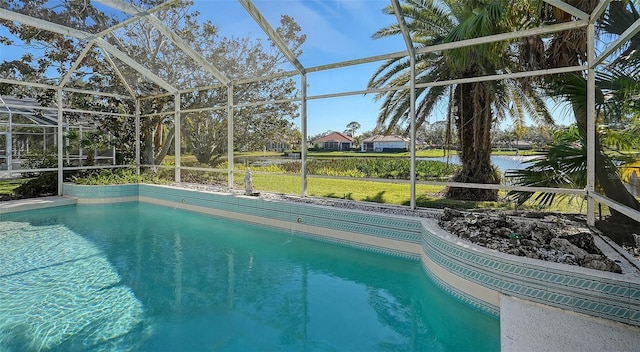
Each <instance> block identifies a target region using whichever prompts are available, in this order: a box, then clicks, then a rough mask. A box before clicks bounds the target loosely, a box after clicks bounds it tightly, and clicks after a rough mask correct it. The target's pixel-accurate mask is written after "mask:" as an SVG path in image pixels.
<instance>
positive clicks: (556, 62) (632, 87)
mask: <svg viewBox="0 0 640 352" xmlns="http://www.w3.org/2000/svg"><path fill="white" fill-rule="evenodd" d="M567 3H568V4H570V5H572V6H574V7H576V8H578V9H580V10H582V11H584V12H586V13H591V12H592V11H593V9H594V8H595V6H596V5H597V3H598V1H595V0H570V1H567ZM537 6H538V11H537V12H536V13H538V14H540V16H539V17H538V18H537V22H538V23H545V24H552V23H563V22H568V21H571V20H572V17H571V16H570V15H568V14H566V13H565V12H563V11H560V10H558V9H555V8H553V7H551V6H550V5H546V4H544V5H541V4H538V5H537ZM639 17H640V14H639V13H638V11H637V9H636V7H635V5H634V3H633V2H626V1H613V2H611V4H610V5H609V7H608V9H607V10H606V12H605V15H604V17H603V19H602V20H601V21H600V23H599V28H600V29H601V30H602V33H601V35H602V36H607V35H611V34H613V35H620V34H622V33H623V32H624V31H625V30H626V29H627V28H629V27H630V26H631V25H632V24H633V22H634V21H635V20H636V19H637V18H639ZM532 22H536V20H534V19H532ZM586 37H587V34H586V32H585V30H584V29H573V30H568V31H564V32H559V33H556V34H555V35H554V36H553V37H552V38H550V39H549V38H547V39H543V38H540V37H531V38H527V39H526V40H525V41H524V45H523V47H522V50H523V51H524V52H528V53H530V55H527V56H525V57H523V58H526V59H527V64H528V65H529V66H530V67H532V68H546V67H561V66H577V65H581V64H583V63H585V62H586V57H587V47H586V43H587V41H586ZM639 48H640V37H638V36H636V37H634V38H632V39H631V40H630V42H629V43H628V44H627V45H626V46H625V49H624V50H623V52H622V53H620V55H619V56H617V57H616V58H614V60H612V63H611V65H610V66H609V70H610V71H609V72H601V73H600V76H599V79H598V87H597V91H596V98H597V99H598V104H599V107H600V113H599V114H598V116H599V118H600V119H601V121H602V122H605V123H606V122H607V121H609V120H611V119H614V118H616V116H619V115H620V113H629V112H630V110H629V109H632V110H634V111H635V114H636V115H637V112H638V108H637V106H634V105H635V104H634V103H633V100H632V99H629V97H633V96H634V95H632V94H631V93H632V92H634V91H635V94H637V93H638V92H640V91H639V90H638V88H637V87H638V86H637V83H636V84H634V83H633V82H634V81H635V82H638V77H637V76H635V77H633V75H634V74H633V73H634V72H637V68H638V67H640V65H639V63H640V56H638V50H637V49H639ZM607 76H608V77H607ZM544 83H546V84H547V87H548V88H549V91H550V93H551V94H552V95H555V96H556V97H558V98H561V99H564V100H566V101H568V102H569V103H570V105H571V108H572V110H573V113H574V116H575V118H576V124H577V127H578V131H579V132H580V134H581V140H582V141H586V136H587V128H588V126H587V101H586V100H587V99H586V92H587V82H586V77H584V76H583V75H581V74H575V73H569V74H561V75H556V76H549V77H545V78H544ZM605 94H606V96H607V97H608V98H607V99H606V100H605V99H604V97H605ZM603 147H604V145H603V142H602V140H601V137H600V136H596V140H595V149H596V153H595V176H596V181H597V183H598V186H599V187H600V188H601V190H602V191H603V192H604V194H605V195H606V196H607V197H609V198H611V199H613V200H615V201H617V202H619V203H621V204H624V205H626V206H628V207H630V208H633V209H636V210H640V203H639V202H638V200H637V199H636V198H635V197H634V196H633V195H632V194H631V193H629V191H627V189H626V188H625V187H624V184H623V183H622V180H621V179H620V176H619V174H618V172H617V169H616V168H615V166H614V164H613V163H612V162H611V160H610V159H609V157H608V155H607V154H606V153H605V151H604V148H603ZM611 214H612V216H611V219H610V220H611V221H612V222H618V223H623V222H629V221H631V222H633V221H632V220H631V219H630V218H628V217H627V216H625V215H623V214H621V213H619V212H617V211H615V210H614V209H611Z"/></svg>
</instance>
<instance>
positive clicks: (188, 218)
mask: <svg viewBox="0 0 640 352" xmlns="http://www.w3.org/2000/svg"><path fill="white" fill-rule="evenodd" d="M499 330H500V327H499V319H498V318H497V317H494V316H491V315H488V314H485V313H483V312H480V311H478V310H475V309H473V308H471V307H469V306H467V305H466V304H464V303H462V302H459V301H458V300H456V299H454V298H453V297H451V296H450V295H448V294H447V293H446V292H444V291H442V290H441V289H439V288H438V287H437V286H435V285H434V284H433V283H432V282H431V281H430V280H429V279H428V278H427V277H426V275H425V274H424V272H423V269H422V267H421V265H420V263H419V262H414V261H410V260H404V259H399V258H395V257H390V256H385V255H380V254H374V253H370V252H365V251H361V250H357V249H353V248H346V247H341V246H336V245H332V244H328V243H323V242H319V241H314V240H310V239H305V238H303V237H300V236H297V235H295V234H292V233H286V232H282V231H276V230H274V229H268V228H263V227H259V226H254V225H250V224H245V223H239V222H232V221H228V220H224V219H218V218H214V217H209V216H204V215H199V214H195V213H190V212H187V211H183V210H179V209H173V208H168V207H161V206H155V205H149V204H137V203H126V204H116V205H82V206H67V207H60V208H53V209H48V210H42V211H35V212H30V213H16V214H10V215H5V216H3V221H2V222H0V351H27V350H55V351H85V350H86V351H131V350H133V351H498V350H499V349H500V332H499Z"/></svg>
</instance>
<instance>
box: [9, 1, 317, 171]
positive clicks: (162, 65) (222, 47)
mask: <svg viewBox="0 0 640 352" xmlns="http://www.w3.org/2000/svg"><path fill="white" fill-rule="evenodd" d="M2 2H3V7H5V8H7V9H9V10H15V11H18V12H21V13H25V14H27V15H32V16H34V17H38V18H46V19H48V20H51V21H53V22H56V23H60V24H62V25H66V26H69V27H72V28H77V29H81V30H84V31H87V32H90V33H98V32H100V31H102V30H104V29H107V28H108V27H110V26H112V25H114V24H116V23H117V21H116V20H114V19H113V18H111V17H110V16H109V15H108V14H105V13H103V12H101V11H100V10H99V9H96V8H95V7H93V6H92V5H91V4H90V3H88V2H86V1H64V2H62V3H61V4H60V6H58V7H56V8H55V9H52V8H47V7H46V5H47V1H45V0H34V1H29V2H22V1H15V0H3V1H2ZM133 4H134V5H136V6H138V7H140V8H149V7H151V6H154V5H156V4H157V1H156V0H134V1H133ZM4 5H6V6H4ZM192 5H193V1H189V0H187V1H181V2H178V3H176V4H174V5H172V6H170V7H167V8H166V9H163V10H161V11H158V12H156V13H154V16H156V17H157V18H158V19H160V21H162V22H164V23H165V24H167V26H168V27H170V28H171V30H172V31H173V32H174V33H175V34H176V35H177V36H178V37H180V38H182V39H183V40H184V41H186V42H188V43H189V44H190V45H191V46H192V47H193V48H194V49H195V50H196V51H197V52H199V53H200V54H201V55H202V56H203V57H204V58H205V60H207V61H208V62H215V65H216V67H217V68H218V69H219V70H220V71H222V72H223V73H224V74H225V75H226V76H227V77H228V78H229V79H230V80H232V81H235V80H238V79H242V78H247V77H260V76H265V75H270V74H272V73H276V72H280V71H282V69H281V68H280V66H281V65H282V64H283V63H284V62H286V58H285V56H284V55H283V54H282V53H281V52H280V50H279V49H277V48H276V47H275V46H274V45H265V44H264V43H263V42H262V41H260V40H257V39H253V38H251V37H247V38H235V37H234V38H227V37H221V36H220V35H219V34H218V29H217V28H216V27H215V26H214V25H213V24H212V23H211V22H209V21H202V20H201V19H200V18H199V15H200V14H199V13H198V12H197V11H193V10H192ZM2 24H3V25H4V26H5V27H7V28H8V30H9V31H10V32H11V33H13V34H15V35H17V36H18V37H19V38H20V40H22V41H23V42H24V43H27V44H29V45H32V46H37V47H38V48H41V51H42V52H43V55H42V57H35V56H33V55H25V56H23V58H21V59H20V60H16V61H11V62H5V63H2V64H0V70H2V72H3V74H6V76H7V77H13V78H16V79H20V78H25V79H26V78H28V79H30V80H32V81H40V80H46V79H48V80H51V78H52V77H49V76H48V75H49V74H50V72H51V69H52V68H54V69H55V70H57V72H59V73H60V74H64V73H66V71H67V70H68V67H70V66H71V65H72V64H73V63H74V61H75V60H76V58H77V57H78V54H79V52H80V50H82V49H83V48H84V47H85V46H86V43H85V42H80V41H79V40H77V39H74V38H71V37H66V36H63V35H59V34H55V33H51V32H47V31H40V30H34V29H33V28H31V27H28V26H22V25H16V24H14V23H12V22H3V23H2ZM300 30H301V29H300V27H299V26H298V24H297V23H296V22H295V21H294V20H293V19H292V18H291V17H289V16H282V17H281V21H280V25H279V26H278V28H277V29H276V31H277V32H278V34H279V35H280V36H281V37H282V38H283V40H284V41H285V43H287V44H288V45H289V48H290V49H291V50H292V51H293V52H294V53H295V54H296V55H300V54H301V51H300V46H301V45H302V43H303V42H304V41H305V39H306V38H305V36H304V35H301V34H300ZM0 40H1V41H2V42H3V43H7V42H10V40H9V39H8V38H0ZM105 40H108V41H109V42H110V44H112V45H114V46H115V47H117V48H118V49H119V50H121V51H123V52H125V53H126V54H127V55H128V56H130V57H131V58H133V59H134V60H136V61H137V62H139V63H142V64H143V65H144V66H145V67H146V68H148V69H149V70H150V71H151V72H153V73H154V74H156V75H157V76H158V77H160V78H161V79H163V80H164V81H165V82H168V83H169V84H170V85H172V86H174V87H177V88H190V87H200V86H212V85H214V84H217V83H218V82H217V80H216V78H215V77H213V75H212V74H211V73H209V72H208V71H206V70H204V69H203V68H202V67H201V66H200V65H199V64H198V63H197V62H195V60H192V59H191V58H190V57H189V56H188V55H187V54H186V53H185V52H183V51H182V50H181V49H179V48H178V46H176V45H175V44H174V43H173V42H172V41H171V40H170V38H168V37H166V36H164V35H163V34H162V33H160V31H158V30H156V28H155V27H154V26H153V25H152V24H151V23H150V22H148V21H145V20H141V21H136V22H134V23H132V24H129V25H127V26H125V27H124V28H123V29H122V30H121V32H120V33H119V35H118V36H117V37H116V36H108V37H105ZM116 63H117V64H119V63H120V62H119V61H117V60H116ZM122 66H123V67H119V68H120V70H121V72H122V73H123V76H124V77H126V80H127V83H126V84H127V85H129V86H130V87H131V88H132V89H133V90H134V91H135V92H136V93H137V94H139V95H140V96H145V95H153V94H157V93H163V90H162V89H160V88H159V87H157V86H156V85H155V84H153V83H151V82H149V81H148V80H146V79H145V78H143V77H142V76H141V75H140V74H139V73H137V72H136V71H134V70H133V69H132V68H130V67H127V66H126V65H124V64H123V65H122ZM54 79H55V78H54ZM68 85H71V86H74V87H81V88H85V89H91V90H96V91H108V92H113V91H117V92H119V93H126V90H125V89H124V86H123V84H122V82H120V79H119V77H118V76H117V75H116V74H115V72H114V71H113V69H112V68H111V66H110V63H109V62H108V61H107V60H106V59H105V58H104V57H103V56H102V54H101V52H100V50H99V49H96V48H93V49H92V50H90V51H89V53H88V54H87V56H86V57H85V59H84V60H83V61H82V63H81V65H80V67H79V68H78V69H77V70H76V71H75V73H74V75H73V76H72V78H71V80H70V82H69V84H68ZM295 87H296V84H295V82H294V81H293V80H292V79H289V78H276V79H271V80H265V81H259V82H251V83H246V84H242V85H238V86H234V97H233V99H234V102H238V103H240V102H252V101H270V100H286V99H289V98H291V97H292V96H293V95H294V94H295V92H296V88H295ZM0 89H1V90H2V91H3V93H6V92H7V90H10V91H12V92H16V88H14V87H11V88H9V87H7V85H2V86H0ZM20 89H22V91H24V90H25V89H23V88H18V90H20ZM28 93H29V94H34V92H33V90H32V91H30V92H28ZM37 94H38V97H39V98H40V99H41V100H42V101H43V102H44V101H48V102H51V101H52V100H53V99H54V95H55V92H54V91H46V92H44V93H41V92H37ZM226 95H227V89H226V87H219V88H214V89H210V90H208V91H196V92H194V93H192V94H183V95H182V96H181V105H182V109H194V108H198V107H207V108H210V107H212V106H218V107H221V108H224V106H225V105H226V102H227V96H226ZM67 99H68V100H69V101H67V102H65V104H66V105H71V106H73V107H78V108H83V109H87V110H94V109H96V110H98V109H99V110H101V111H107V112H128V113H131V112H133V111H134V106H133V103H131V102H128V101H119V100H118V99H115V98H101V97H96V96H89V95H83V94H73V96H72V97H68V98H67ZM173 105H174V99H173V96H170V97H166V96H164V97H160V98H154V99H145V100H143V101H142V103H141V112H142V114H146V115H150V116H151V117H147V118H144V119H142V121H141V125H142V126H141V140H142V143H141V144H142V145H141V148H142V153H141V155H142V159H143V160H142V163H143V164H159V163H161V162H162V159H163V158H164V156H165V155H166V154H167V153H168V152H169V150H170V149H171V147H172V146H173V144H172V143H173V140H174V138H173V136H174V134H175V128H176V126H174V121H173V117H174V113H173V111H174V106H173ZM297 111H298V105H297V104H296V103H277V104H270V105H263V106H258V107H248V108H243V109H239V110H238V111H235V112H234V122H235V123H236V127H237V128H236V131H237V133H238V139H239V140H241V139H243V138H244V140H242V141H241V142H242V143H243V145H247V144H248V143H249V142H250V141H251V142H252V139H253V138H261V139H262V140H261V141H260V142H258V143H257V144H260V143H261V144H263V145H264V144H265V143H266V142H265V140H266V139H268V138H272V137H273V135H274V134H277V133H279V132H282V131H285V130H287V129H288V128H289V120H292V119H294V118H296V117H297V116H298V112H297ZM66 115H69V114H66ZM71 118H76V117H75V116H71ZM203 118H204V117H203V116H200V117H198V118H196V117H195V116H193V115H191V116H189V117H185V118H184V119H183V120H185V121H186V120H189V121H188V123H187V122H185V123H184V124H183V125H182V126H178V128H183V129H184V131H183V134H184V135H190V134H191V135H192V132H193V130H190V129H194V128H196V129H198V130H199V131H203V128H204V127H206V126H209V127H214V126H215V127H216V128H222V126H221V125H220V124H218V123H211V122H210V121H208V122H204V121H203V120H202V119H203ZM225 118H226V116H225ZM96 120H97V121H98V125H99V127H100V128H101V129H105V130H109V131H110V132H113V133H114V134H118V135H120V136H122V137H123V139H122V140H120V141H114V142H115V143H118V142H120V143H122V144H123V145H124V144H130V143H131V141H133V140H135V136H134V131H133V125H134V124H133V119H128V120H126V121H125V119H118V120H120V121H117V122H120V123H119V124H118V123H115V122H114V121H113V120H116V119H113V118H104V117H97V118H96ZM201 123H202V124H203V126H196V125H199V124H201ZM224 128H225V129H226V126H225V127H224ZM123 131H126V132H123ZM224 133H225V135H226V131H224ZM208 135H209V136H213V135H217V136H222V135H223V134H222V131H217V132H215V133H214V132H211V133H208ZM125 137H126V138H128V139H124V138H125ZM194 141H195V140H191V141H190V143H188V144H190V145H191V147H192V148H194V149H196V148H199V147H200V146H199V145H198V144H194V143H193V142H194ZM210 147H211V145H202V148H204V149H205V151H203V153H201V154H202V155H204V154H206V153H207V152H206V149H207V148H210ZM218 150H221V149H216V151H218ZM131 154H133V153H131ZM202 157H204V156H202Z"/></svg>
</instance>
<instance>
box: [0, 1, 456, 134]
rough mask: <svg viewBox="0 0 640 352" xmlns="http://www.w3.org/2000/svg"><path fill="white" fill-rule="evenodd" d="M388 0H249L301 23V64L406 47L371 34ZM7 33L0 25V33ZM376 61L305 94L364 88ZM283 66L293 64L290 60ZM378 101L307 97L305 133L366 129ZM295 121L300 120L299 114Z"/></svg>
mask: <svg viewBox="0 0 640 352" xmlns="http://www.w3.org/2000/svg"><path fill="white" fill-rule="evenodd" d="M390 3H391V2H390V1H389V0H253V4H254V5H255V6H256V7H257V8H258V10H260V12H261V13H262V15H263V16H264V17H265V18H266V19H267V20H268V22H269V23H270V24H271V26H272V27H274V28H275V27H277V25H278V24H279V20H280V16H282V15H285V14H286V15H289V16H291V17H293V18H294V19H295V20H296V22H297V23H298V24H299V25H300V26H301V28H302V30H301V32H302V33H303V34H305V35H306V36H307V39H306V42H305V43H304V45H303V46H302V50H303V54H302V55H301V57H299V60H300V62H301V63H302V65H303V66H304V67H305V68H309V67H314V66H319V65H326V64H333V63H337V62H342V61H347V60H354V59H360V58H366V57H370V56H375V55H381V54H387V53H393V52H398V51H404V50H406V47H405V44H404V41H403V39H402V37H401V36H397V37H391V38H384V39H375V40H374V39H372V35H373V33H375V32H376V31H377V30H378V29H380V28H383V27H386V26H388V25H390V24H392V23H395V22H396V19H395V16H392V15H386V14H384V13H383V12H382V9H383V8H384V7H386V6H389V5H390ZM99 7H100V8H102V5H99ZM194 9H195V10H198V11H199V12H200V13H201V15H200V16H201V19H202V20H211V21H212V22H213V24H215V25H216V26H217V27H218V28H219V30H220V34H221V35H222V36H235V37H246V36H248V35H250V36H251V37H253V38H266V35H265V34H264V32H263V31H262V29H261V28H260V27H259V26H258V25H257V24H256V23H255V21H254V20H253V19H252V18H251V16H250V15H249V14H248V13H247V12H246V11H245V9H244V8H243V7H242V5H241V4H240V3H239V2H238V1H237V0H194ZM5 34H6V31H5V30H4V29H3V27H0V35H5ZM23 52H24V48H22V47H6V46H1V45H0V62H1V61H4V60H10V59H15V58H18V57H19V56H20V55H22V53H23ZM380 64H381V62H375V63H370V64H365V65H357V66H349V67H347V68H341V69H334V70H329V71H323V72H312V73H309V74H308V75H307V85H308V92H307V94H308V95H309V96H314V95H320V94H330V93H339V92H346V91H359V90H364V89H366V86H367V82H368V80H369V79H370V78H371V77H372V75H373V73H374V71H375V70H376V69H377V68H378V67H379V65H380ZM284 69H285V70H293V66H291V65H287V66H286V67H284ZM379 106H380V104H379V103H377V102H375V100H374V95H373V94H367V95H362V94H359V95H353V96H348V97H339V98H329V99H319V100H309V101H308V105H307V121H308V123H307V135H308V136H314V135H317V134H319V133H323V132H325V131H340V132H342V131H344V130H346V126H347V124H349V123H350V122H352V121H356V122H358V123H359V124H360V125H361V129H360V130H359V131H357V133H358V134H359V133H362V132H365V131H370V130H372V129H373V128H374V127H375V126H376V121H377V117H378V111H379ZM445 113H446V112H445V109H444V108H439V109H436V111H434V113H433V114H432V116H430V117H429V119H428V121H429V122H435V121H439V120H444V119H445ZM295 124H296V125H297V126H299V125H300V119H297V120H296V121H295Z"/></svg>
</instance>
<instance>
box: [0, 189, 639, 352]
mask: <svg viewBox="0 0 640 352" xmlns="http://www.w3.org/2000/svg"><path fill="white" fill-rule="evenodd" d="M76 202H77V200H76V198H72V197H64V196H62V197H59V196H53V197H45V198H35V199H24V200H15V201H7V202H1V203H0V214H4V213H10V212H15V211H26V210H35V209H42V208H48V207H53V206H62V205H70V204H76ZM500 335H501V336H500V338H501V350H502V351H506V352H509V351H517V352H534V351H536V352H537V351H553V352H558V351H581V352H589V351H593V352H600V351H616V352H626V351H629V352H631V351H638V346H640V327H636V326H632V325H627V324H623V323H618V322H615V321H612V320H607V319H602V318H597V317H592V316H589V315H585V314H581V313H576V312H573V311H569V310H563V309H558V308H554V307H550V306H547V305H543V304H539V303H534V302H530V301H525V300H521V299H517V298H514V297H510V296H507V295H504V294H503V295H501V296H500Z"/></svg>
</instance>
